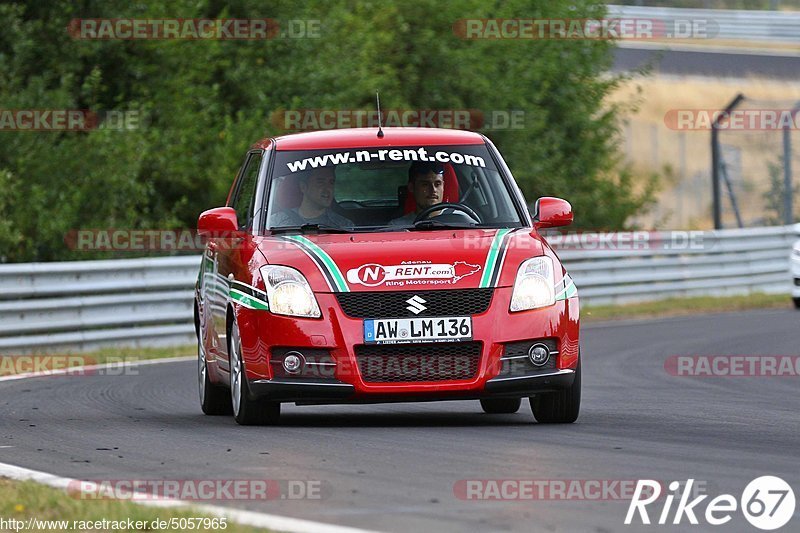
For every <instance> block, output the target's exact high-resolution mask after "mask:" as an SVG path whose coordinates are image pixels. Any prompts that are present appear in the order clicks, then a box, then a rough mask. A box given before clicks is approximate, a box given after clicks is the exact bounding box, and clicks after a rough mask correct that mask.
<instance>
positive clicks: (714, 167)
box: [711, 93, 744, 229]
mask: <svg viewBox="0 0 800 533" xmlns="http://www.w3.org/2000/svg"><path fill="white" fill-rule="evenodd" d="M742 100H744V95H743V94H742V93H739V94H737V95H736V98H734V99H733V100H731V102H730V103H729V104H728V105H727V107H726V108H725V110H724V111H723V112H722V113H720V114H719V115H717V116H716V117H715V118H714V121H713V122H712V123H711V186H712V194H713V202H714V229H722V194H721V191H720V186H719V174H720V172H719V171H720V158H721V154H720V146H719V124H720V121H721V119H723V118H727V116H728V114H729V113H730V112H731V111H732V110H733V108H734V107H736V106H737V105H739V102H741V101H742Z"/></svg>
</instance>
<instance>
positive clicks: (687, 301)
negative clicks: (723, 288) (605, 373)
mask: <svg viewBox="0 0 800 533" xmlns="http://www.w3.org/2000/svg"><path fill="white" fill-rule="evenodd" d="M791 307H792V299H791V298H790V297H789V296H788V295H785V294H763V293H755V294H750V295H742V296H697V297H691V298H669V299H666V300H658V301H654V302H642V303H634V304H627V305H602V306H591V305H587V306H583V307H582V308H581V321H582V322H598V321H601V320H619V319H623V318H661V317H669V316H683V315H693V314H700V313H722V312H726V311H747V310H750V309H781V308H786V309H789V308H791Z"/></svg>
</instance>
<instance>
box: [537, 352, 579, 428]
mask: <svg viewBox="0 0 800 533" xmlns="http://www.w3.org/2000/svg"><path fill="white" fill-rule="evenodd" d="M530 403H531V412H533V416H534V418H536V421H537V422H539V423H540V424H572V423H573V422H575V421H576V420H577V419H578V413H579V412H580V410H581V360H580V356H579V358H578V367H577V368H576V369H575V380H574V381H573V382H572V385H570V387H569V388H567V389H564V390H560V391H557V392H547V393H544V394H537V395H536V396H532V397H531V398H530Z"/></svg>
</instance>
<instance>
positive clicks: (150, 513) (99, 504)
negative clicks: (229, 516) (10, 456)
mask: <svg viewBox="0 0 800 533" xmlns="http://www.w3.org/2000/svg"><path fill="white" fill-rule="evenodd" d="M0 517H2V519H3V520H5V523H4V524H2V525H3V526H5V527H3V529H2V530H3V531H15V530H16V531H22V530H26V529H28V525H29V523H28V520H31V519H33V520H39V521H40V522H39V523H38V525H39V526H40V527H36V526H35V525H34V527H33V529H34V530H38V531H65V530H73V531H81V530H83V531H87V530H94V531H97V530H99V531H156V530H160V531H170V530H171V531H186V530H188V527H185V526H186V524H187V522H186V521H184V523H183V524H181V522H180V519H182V518H194V519H195V520H194V522H195V524H198V523H199V524H201V525H206V524H207V525H208V526H209V527H200V528H195V531H222V530H223V527H222V526H220V525H219V522H217V523H212V522H211V520H212V519H213V518H214V517H211V516H209V515H205V514H203V513H202V512H200V511H193V510H192V509H191V508H189V507H187V508H185V509H174V508H172V509H161V508H156V507H148V506H143V505H137V504H134V503H132V502H127V501H119V500H81V499H78V498H73V497H71V496H69V495H68V494H67V493H66V492H65V491H62V490H58V489H54V488H51V487H47V486H45V485H41V484H39V483H34V482H33V481H14V480H11V479H0ZM199 518H202V519H208V522H205V521H204V520H197V519H199ZM12 519H13V520H17V521H18V522H17V525H16V526H11V522H10V520H12ZM172 519H177V521H175V523H174V524H171V523H170V521H171V520H172ZM103 520H106V521H107V522H106V524H105V527H102V526H103V524H101V523H98V522H102V521H103ZM128 520H130V521H131V522H134V523H135V522H137V521H138V522H141V523H140V524H139V525H140V526H142V527H136V526H137V524H132V525H133V526H134V527H133V528H130V527H128V525H129V524H128ZM154 520H159V521H160V520H164V521H166V525H168V526H170V525H175V526H183V527H166V528H163V527H159V528H156V527H153V525H154V524H153V521H154ZM217 520H220V519H217ZM41 521H68V523H69V525H68V526H67V527H62V526H64V524H63V523H62V524H57V523H50V524H47V523H42V522H41ZM81 522H84V524H81ZM110 522H116V523H117V524H114V525H121V526H123V527H121V528H116V527H112V524H109V523H110ZM81 525H83V527H81ZM98 525H100V526H101V527H96V526H98ZM159 525H162V524H159ZM213 525H218V526H219V527H213ZM8 526H11V527H8ZM76 526H77V527H76ZM224 531H225V532H226V533H240V532H256V531H267V530H266V529H259V528H254V527H250V526H242V525H239V524H236V523H232V522H231V521H230V520H226V527H225V528H224Z"/></svg>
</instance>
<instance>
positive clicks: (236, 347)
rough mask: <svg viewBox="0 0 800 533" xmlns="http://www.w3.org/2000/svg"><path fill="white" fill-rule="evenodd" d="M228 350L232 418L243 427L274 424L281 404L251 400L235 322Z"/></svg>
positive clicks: (237, 327) (279, 414) (278, 416)
mask: <svg viewBox="0 0 800 533" xmlns="http://www.w3.org/2000/svg"><path fill="white" fill-rule="evenodd" d="M230 339H231V340H230V348H229V350H228V352H229V353H230V358H231V404H233V418H234V419H235V420H236V422H237V423H239V424H241V425H243V426H260V425H265V424H274V423H276V422H277V421H278V419H279V418H280V416H281V404H280V403H278V402H269V401H266V400H263V399H253V398H251V396H250V388H249V387H248V386H247V374H245V371H244V361H243V360H242V339H241V337H240V336H239V326H237V325H236V321H234V322H233V325H232V326H231V335H230Z"/></svg>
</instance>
